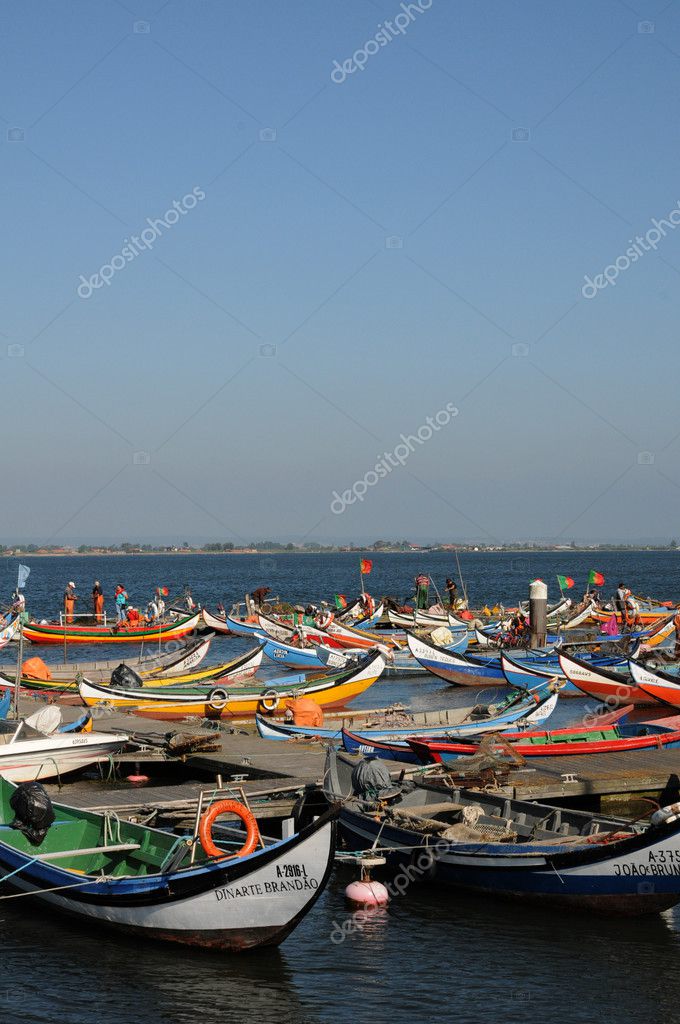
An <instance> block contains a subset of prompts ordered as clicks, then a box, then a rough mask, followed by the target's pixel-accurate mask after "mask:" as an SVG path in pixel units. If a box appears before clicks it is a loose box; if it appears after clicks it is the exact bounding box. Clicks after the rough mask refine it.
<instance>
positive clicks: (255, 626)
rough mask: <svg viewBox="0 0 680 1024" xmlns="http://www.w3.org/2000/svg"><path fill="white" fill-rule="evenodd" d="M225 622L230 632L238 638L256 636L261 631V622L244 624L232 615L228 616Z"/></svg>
mask: <svg viewBox="0 0 680 1024" xmlns="http://www.w3.org/2000/svg"><path fill="white" fill-rule="evenodd" d="M225 621H226V624H227V626H228V627H229V630H230V632H232V633H235V634H236V636H255V634H256V633H259V632H260V631H261V630H260V624H259V622H243V621H241V619H237V618H234V616H232V615H227V616H226V619H225Z"/></svg>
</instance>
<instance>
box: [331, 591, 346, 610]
mask: <svg viewBox="0 0 680 1024" xmlns="http://www.w3.org/2000/svg"><path fill="white" fill-rule="evenodd" d="M333 599H334V601H335V607H336V608H346V607H347V597H346V595H345V594H334V595H333Z"/></svg>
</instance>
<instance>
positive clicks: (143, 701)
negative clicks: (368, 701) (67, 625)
mask: <svg viewBox="0 0 680 1024" xmlns="http://www.w3.org/2000/svg"><path fill="white" fill-rule="evenodd" d="M384 668H385V659H384V657H383V656H382V654H381V653H380V651H374V652H372V653H370V654H368V655H367V656H366V657H365V658H363V659H362V660H361V661H360V662H359V663H358V664H356V665H353V666H352V667H351V668H345V669H343V670H342V671H341V672H334V673H333V674H332V675H319V674H317V675H312V676H309V675H307V676H306V675H305V674H304V673H300V674H298V675H295V676H292V677H290V678H289V679H286V680H285V681H284V682H272V683H270V684H269V685H267V683H266V682H265V683H264V684H262V683H261V684H260V685H259V686H256V687H254V686H233V687H229V689H228V690H227V689H226V688H225V687H223V686H216V687H213V688H208V687H205V688H203V689H202V690H201V689H200V688H199V687H176V686H175V687H172V688H169V687H168V688H165V689H163V688H161V689H158V690H155V689H152V688H151V687H149V686H145V687H144V688H143V690H140V689H127V690H124V689H120V688H117V687H112V686H102V685H100V684H98V683H93V682H90V681H88V680H87V679H82V680H81V681H80V683H79V686H78V690H79V693H80V697H81V700H82V701H83V703H84V704H86V705H87V706H88V707H96V706H97V705H98V704H106V706H107V707H109V708H114V709H116V710H119V711H130V712H131V713H132V714H135V715H142V716H144V717H148V718H158V719H161V720H163V721H172V720H173V719H176V718H187V717H188V716H189V715H199V716H200V717H202V718H231V717H234V718H236V717H243V716H245V715H255V714H256V713H257V712H259V713H260V714H262V713H263V712H264V713H266V714H271V713H272V712H274V711H276V709H277V708H278V707H279V705H280V704H281V702H282V701H285V700H287V699H289V698H296V697H309V698H310V699H311V700H313V701H315V702H316V703H317V704H319V705H320V706H321V707H344V706H345V704H348V703H349V701H351V700H354V698H355V697H358V696H359V694H360V693H364V692H365V691H366V690H367V689H368V688H369V686H372V685H373V683H374V682H375V681H376V679H378V678H379V677H380V674H381V673H382V671H383V669H384Z"/></svg>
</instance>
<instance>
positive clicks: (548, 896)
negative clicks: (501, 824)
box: [340, 808, 680, 916]
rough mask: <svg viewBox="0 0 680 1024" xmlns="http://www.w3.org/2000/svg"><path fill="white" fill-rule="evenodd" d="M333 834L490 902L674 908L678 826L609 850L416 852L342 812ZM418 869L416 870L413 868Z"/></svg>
mask: <svg viewBox="0 0 680 1024" xmlns="http://www.w3.org/2000/svg"><path fill="white" fill-rule="evenodd" d="M340 824H341V831H342V834H343V837H344V838H345V839H346V840H347V842H348V843H349V845H350V848H352V849H357V848H358V849H367V848H369V847H372V846H373V845H374V844H375V845H377V846H379V847H380V852H381V854H382V855H384V856H386V858H387V860H388V862H389V864H390V865H391V867H393V868H395V869H396V868H400V869H402V870H403V871H405V872H409V877H414V878H417V877H419V876H420V877H421V878H424V879H427V880H428V881H430V880H434V881H435V882H443V883H445V884H447V885H451V886H454V887H456V888H459V889H463V890H468V891H470V892H475V893H483V894H486V895H489V896H493V897H499V896H501V897H503V898H508V899H522V900H532V901H536V902H539V903H550V904H554V905H556V906H559V907H563V908H565V909H567V908H573V909H583V910H591V911H596V912H599V913H607V914H614V915H625V916H639V915H643V914H650V913H658V912H659V911H662V910H667V909H668V908H670V907H672V906H675V904H676V903H678V902H679V901H680V835H679V833H680V822H675V823H674V824H673V825H670V826H660V827H655V828H650V829H649V830H648V831H647V832H645V833H642V834H640V835H636V836H633V837H631V838H630V839H627V840H622V841H620V842H617V843H616V844H615V846H614V845H613V844H604V843H592V844H585V843H584V844H583V845H579V846H578V847H577V848H575V847H572V848H571V849H569V848H568V847H559V846H558V847H554V848H553V849H552V850H551V849H550V848H549V847H542V848H540V849H538V850H536V851H531V852H528V851H527V848H526V846H525V847H524V848H523V847H522V845H517V846H511V845H508V844H505V843H503V844H497V843H489V844H486V845H480V844H479V843H476V844H474V845H473V844H462V843H456V844H454V843H449V842H447V841H446V840H438V841H437V842H436V844H435V843H433V846H434V849H433V850H427V849H425V850H424V849H423V847H422V836H420V835H419V834H418V833H416V832H411V831H409V830H407V829H402V828H398V827H394V826H391V825H385V824H384V822H381V821H374V820H372V819H371V818H370V817H369V816H368V815H362V814H359V813H357V812H355V811H353V810H351V809H350V808H344V809H343V811H342V813H341V818H340ZM421 865H422V866H421Z"/></svg>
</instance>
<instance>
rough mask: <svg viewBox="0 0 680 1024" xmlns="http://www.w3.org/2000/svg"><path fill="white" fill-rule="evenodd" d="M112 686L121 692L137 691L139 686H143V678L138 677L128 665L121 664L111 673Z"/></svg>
mask: <svg viewBox="0 0 680 1024" xmlns="http://www.w3.org/2000/svg"><path fill="white" fill-rule="evenodd" d="M111 686H115V687H117V688H118V689H120V690H131V689H136V688H137V687H138V686H143V683H142V677H141V676H139V675H137V673H136V672H135V670H134V669H132V668H130V667H129V666H128V665H123V664H120V665H119V666H118V668H114V670H113V672H112V673H111Z"/></svg>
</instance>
